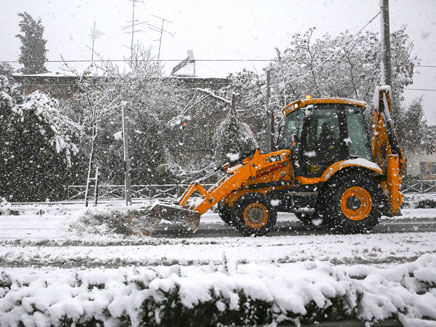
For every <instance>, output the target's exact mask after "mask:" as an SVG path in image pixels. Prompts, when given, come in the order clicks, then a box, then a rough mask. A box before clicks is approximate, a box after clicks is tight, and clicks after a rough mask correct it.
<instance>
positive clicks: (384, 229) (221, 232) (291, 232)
mask: <svg viewBox="0 0 436 327" xmlns="http://www.w3.org/2000/svg"><path fill="white" fill-rule="evenodd" d="M411 232H413V233H417V232H422V233H424V232H436V217H435V218H416V219H397V220H395V219H392V220H385V221H383V222H381V223H380V224H379V225H377V226H376V227H375V229H374V230H373V231H372V232H371V233H376V234H385V233H411ZM323 234H332V233H331V232H329V231H325V230H320V229H314V228H311V227H309V226H306V225H304V224H303V223H302V222H299V221H295V222H277V224H276V226H275V228H274V229H273V230H272V231H271V232H269V233H268V234H267V237H268V236H298V235H323ZM152 236H153V237H155V238H160V237H175V238H178V237H183V238H191V237H192V238H200V237H224V236H225V237H232V236H234V237H241V234H240V233H239V232H238V231H237V230H236V229H235V228H233V227H231V226H228V225H226V224H224V223H223V224H216V223H213V224H208V223H204V222H202V224H200V227H199V228H198V229H197V230H196V231H195V233H192V232H190V231H186V230H183V229H181V228H180V226H177V225H173V224H171V225H158V227H157V228H156V230H155V231H154V233H153V235H152Z"/></svg>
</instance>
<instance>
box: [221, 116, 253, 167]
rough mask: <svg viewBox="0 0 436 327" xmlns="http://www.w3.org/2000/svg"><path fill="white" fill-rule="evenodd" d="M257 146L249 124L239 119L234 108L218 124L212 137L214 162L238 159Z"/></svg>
mask: <svg viewBox="0 0 436 327" xmlns="http://www.w3.org/2000/svg"><path fill="white" fill-rule="evenodd" d="M257 147H258V144H257V141H256V138H255V137H254V134H253V132H252V131H251V128H250V126H248V125H247V124H246V123H243V122H241V121H239V120H238V119H237V117H236V112H235V111H234V110H231V111H229V113H228V114H227V117H226V118H225V119H224V120H223V121H222V122H221V123H220V124H219V125H218V127H217V128H216V130H215V134H214V135H213V139H212V151H213V155H214V157H215V162H216V163H217V164H218V165H219V164H223V163H225V162H228V161H232V160H235V159H238V157H239V156H241V155H243V154H245V153H248V152H250V151H252V150H254V149H256V148H257Z"/></svg>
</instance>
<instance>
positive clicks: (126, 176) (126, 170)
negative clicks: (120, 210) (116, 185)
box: [121, 102, 132, 206]
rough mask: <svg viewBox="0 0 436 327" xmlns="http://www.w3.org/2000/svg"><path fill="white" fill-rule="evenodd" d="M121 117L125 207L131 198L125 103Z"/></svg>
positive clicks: (122, 106) (130, 202) (130, 201)
mask: <svg viewBox="0 0 436 327" xmlns="http://www.w3.org/2000/svg"><path fill="white" fill-rule="evenodd" d="M121 115H122V121H123V149H124V151H123V152H124V192H125V198H126V206H128V205H130V204H132V197H131V183H130V158H129V144H128V141H127V138H128V134H127V121H126V119H127V117H126V103H125V102H123V103H122V104H121Z"/></svg>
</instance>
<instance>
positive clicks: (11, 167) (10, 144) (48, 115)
mask: <svg viewBox="0 0 436 327" xmlns="http://www.w3.org/2000/svg"><path fill="white" fill-rule="evenodd" d="M76 130H77V129H76V127H75V124H74V123H73V122H72V121H70V120H69V119H67V118H66V117H65V116H63V115H62V114H61V113H60V110H59V107H58V103H57V101H56V100H54V99H52V98H50V97H49V96H47V95H46V94H44V93H41V92H39V91H36V92H34V93H32V94H30V95H28V96H24V95H23V94H22V93H21V91H20V88H19V85H18V84H11V83H10V82H9V80H8V79H7V78H6V77H5V76H0V140H1V142H0V198H2V197H4V198H6V199H7V200H10V201H45V200H46V199H50V200H59V199H65V198H66V186H67V185H68V184H69V182H70V180H69V177H70V175H69V173H70V172H71V170H69V168H70V167H71V165H70V164H71V159H72V156H73V155H74V154H75V153H77V151H78V150H77V147H76V145H75V144H74V143H73V138H74V137H75V136H74V135H75V131H76Z"/></svg>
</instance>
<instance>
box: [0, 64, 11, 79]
mask: <svg viewBox="0 0 436 327" xmlns="http://www.w3.org/2000/svg"><path fill="white" fill-rule="evenodd" d="M13 72H14V68H12V66H11V65H9V64H8V63H7V62H0V75H3V76H6V77H8V78H10V77H11V75H12V73H13Z"/></svg>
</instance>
